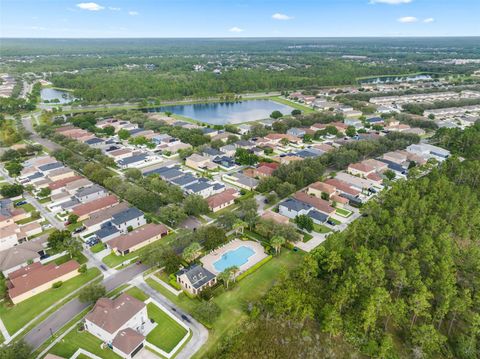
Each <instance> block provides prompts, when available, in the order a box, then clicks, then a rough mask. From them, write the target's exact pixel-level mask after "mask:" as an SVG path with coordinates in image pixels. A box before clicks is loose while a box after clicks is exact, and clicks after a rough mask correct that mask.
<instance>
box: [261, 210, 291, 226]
mask: <svg viewBox="0 0 480 359" xmlns="http://www.w3.org/2000/svg"><path fill="white" fill-rule="evenodd" d="M260 217H261V218H262V219H263V220H265V221H274V222H277V223H279V224H288V223H289V222H290V220H289V219H288V218H287V217H285V216H282V215H281V214H279V213H276V212H272V211H265V212H264V213H263V214H262V215H261V216H260Z"/></svg>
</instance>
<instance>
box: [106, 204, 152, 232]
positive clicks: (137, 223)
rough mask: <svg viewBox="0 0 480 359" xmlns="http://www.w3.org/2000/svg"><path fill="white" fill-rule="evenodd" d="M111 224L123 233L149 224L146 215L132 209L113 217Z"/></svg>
mask: <svg viewBox="0 0 480 359" xmlns="http://www.w3.org/2000/svg"><path fill="white" fill-rule="evenodd" d="M111 223H112V224H113V225H114V226H115V227H116V228H117V229H118V230H119V231H120V232H121V233H127V232H128V229H129V228H131V229H135V228H138V227H141V226H143V225H145V224H147V220H146V219H145V215H144V214H143V212H142V211H140V210H139V209H137V208H135V207H132V208H128V209H126V210H124V211H122V212H119V213H116V214H114V215H113V216H112V220H111Z"/></svg>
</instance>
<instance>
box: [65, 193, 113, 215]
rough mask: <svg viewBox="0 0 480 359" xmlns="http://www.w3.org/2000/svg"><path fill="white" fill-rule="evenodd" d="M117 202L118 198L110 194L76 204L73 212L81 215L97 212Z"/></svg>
mask: <svg viewBox="0 0 480 359" xmlns="http://www.w3.org/2000/svg"><path fill="white" fill-rule="evenodd" d="M115 203H118V198H117V197H116V196H114V195H109V196H106V197H102V198H99V199H96V200H94V201H91V202H88V203H83V204H79V205H78V206H75V207H74V208H73V211H72V213H74V214H76V215H77V216H79V217H81V216H84V215H86V214H89V213H93V212H97V211H100V210H102V209H104V208H107V207H111V206H113V205H114V204H115Z"/></svg>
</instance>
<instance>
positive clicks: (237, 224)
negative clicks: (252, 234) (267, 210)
mask: <svg viewBox="0 0 480 359" xmlns="http://www.w3.org/2000/svg"><path fill="white" fill-rule="evenodd" d="M246 225H247V224H246V223H245V222H244V221H242V220H241V219H237V220H236V221H235V223H234V224H233V226H232V228H233V229H234V230H235V234H236V235H238V232H240V233H242V234H243V229H244V228H245V227H246Z"/></svg>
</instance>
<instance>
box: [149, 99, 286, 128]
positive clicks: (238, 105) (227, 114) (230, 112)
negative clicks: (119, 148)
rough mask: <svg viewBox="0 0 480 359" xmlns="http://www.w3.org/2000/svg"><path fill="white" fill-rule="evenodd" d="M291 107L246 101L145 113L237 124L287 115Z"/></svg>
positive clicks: (266, 101)
mask: <svg viewBox="0 0 480 359" xmlns="http://www.w3.org/2000/svg"><path fill="white" fill-rule="evenodd" d="M292 110H293V107H290V106H287V105H283V104H281V103H278V102H275V101H271V100H248V101H239V102H228V103H203V104H192V105H176V106H161V107H157V108H152V109H146V110H145V111H147V112H166V111H170V112H172V113H174V114H177V115H181V116H185V117H188V118H191V119H194V120H197V121H200V122H205V123H209V124H212V125H225V124H237V123H242V122H249V121H258V120H263V119H266V118H269V117H270V114H271V113H272V112H273V111H280V112H281V113H282V114H289V113H290V112H292Z"/></svg>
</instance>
